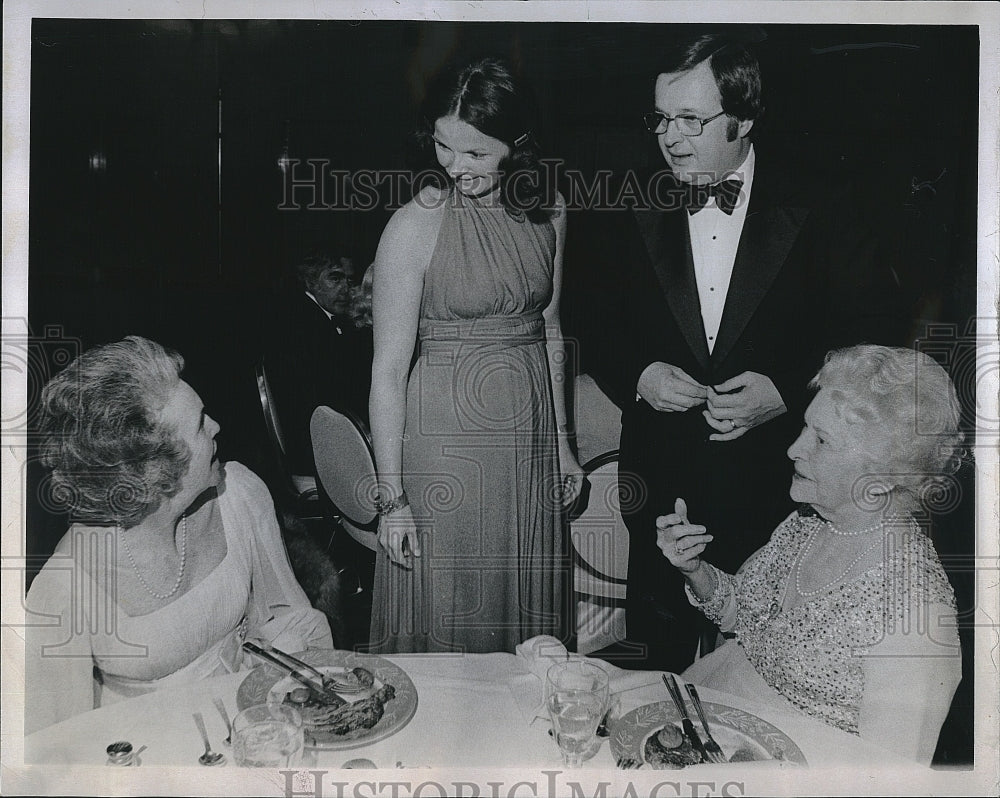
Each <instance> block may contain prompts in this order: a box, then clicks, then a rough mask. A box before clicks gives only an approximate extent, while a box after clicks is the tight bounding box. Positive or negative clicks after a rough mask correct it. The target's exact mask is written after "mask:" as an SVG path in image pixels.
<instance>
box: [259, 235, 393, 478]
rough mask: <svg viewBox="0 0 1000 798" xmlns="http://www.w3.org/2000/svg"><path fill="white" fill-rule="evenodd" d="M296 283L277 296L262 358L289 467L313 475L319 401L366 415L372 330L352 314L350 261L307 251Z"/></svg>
mask: <svg viewBox="0 0 1000 798" xmlns="http://www.w3.org/2000/svg"><path fill="white" fill-rule="evenodd" d="M295 273H296V277H297V282H298V288H297V289H296V290H294V291H291V292H288V293H287V294H286V295H283V296H279V298H278V301H277V303H276V304H275V312H274V316H273V318H272V320H271V323H270V324H269V329H268V332H267V335H266V336H265V343H264V366H265V368H266V370H267V373H268V380H269V382H270V384H271V390H272V393H273V395H274V400H275V407H276V410H277V413H278V417H279V419H280V420H281V423H282V428H283V432H284V433H285V438H286V446H287V450H288V451H287V452H286V455H287V458H288V465H289V467H290V468H291V470H292V472H293V473H295V474H302V475H314V474H315V465H314V463H313V455H312V441H311V439H310V435H309V421H310V419H311V418H312V413H313V411H314V410H315V409H316V408H317V407H318V406H319V405H328V406H329V407H333V408H334V409H336V410H350V411H351V412H353V413H354V414H356V415H357V416H358V417H359V418H361V419H362V420H364V421H365V422H366V423H367V421H368V393H369V391H370V388H371V367H372V351H373V349H372V334H371V328H370V327H365V326H362V327H358V326H357V325H356V323H355V320H354V318H353V317H352V315H351V309H352V296H353V295H354V291H352V284H353V282H354V281H355V269H354V263H353V262H352V261H351V259H350V258H346V257H339V256H338V257H329V256H326V255H309V256H307V257H306V258H304V259H303V260H302V261H301V262H299V263H298V264H296V267H295Z"/></svg>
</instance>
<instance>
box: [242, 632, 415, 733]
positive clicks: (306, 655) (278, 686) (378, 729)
mask: <svg viewBox="0 0 1000 798" xmlns="http://www.w3.org/2000/svg"><path fill="white" fill-rule="evenodd" d="M295 656H296V657H298V658H299V659H301V660H302V661H303V662H307V663H308V664H310V665H312V666H313V667H315V668H317V669H318V670H319V671H320V672H321V673H329V674H330V675H334V674H342V673H343V670H344V668H347V669H348V670H350V669H351V668H356V667H359V666H360V667H362V668H367V669H368V670H369V671H371V672H372V673H373V674H374V676H375V684H374V685H373V686H372V688H371V689H370V690H367V691H363V692H361V693H350V694H348V693H344V694H343V696H342V697H343V699H344V700H345V701H347V703H349V704H350V703H352V702H354V701H359V700H361V699H363V698H367V697H368V696H369V695H371V693H372V692H374V691H375V690H378V689H379V688H381V687H382V686H383V685H385V684H391V685H392V686H393V688H394V689H395V691H396V695H395V697H394V698H393V699H392V700H390V701H387V702H386V703H385V707H384V708H385V712H384V714H383V715H382V717H381V718H380V719H379V721H378V723H376V724H375V725H374V726H372V727H371V728H370V729H355V730H353V731H350V732H347V733H346V734H334V733H333V732H326V733H322V732H309V731H307V732H306V747H307V748H316V749H320V750H327V751H336V750H341V749H345V748H360V747H361V746H364V745H371V744H372V743H375V742H378V741H379V740H384V739H385V738H386V737H390V736H391V735H393V734H395V733H396V732H398V731H399V730H400V729H402V728H403V727H404V726H405V725H406V724H407V723H409V722H410V718H412V717H413V715H414V713H415V712H416V711H417V688H416V687H414V685H413V682H412V681H411V680H410V677H409V676H407V675H406V672H405V671H404V670H403V669H402V668H400V667H399V666H398V665H395V664H394V663H392V662H389V661H388V660H386V659H382V657H377V656H375V655H374V654H356V653H355V652H353V651H337V650H333V649H310V650H309V651H303V652H301V653H298V654H295ZM300 686H301V685H300V684H299V683H298V682H297V681H295V680H294V679H293V678H292V677H291V676H289V675H288V674H287V673H286V672H285V671H283V670H281V669H280V668H278V667H276V666H274V665H271V664H270V663H265V664H262V665H259V666H257V667H256V668H254V669H253V670H252V671H250V673H249V674H248V675H247V677H246V678H245V679H244V680H243V682H242V684H240V686H239V689H238V690H237V691H236V706H237V707H238V708H239V709H240V710H243V709H246V708H247V707H250V706H253V705H255V704H265V703H281V702H282V701H284V698H285V696H286V695H287V694H288V692H289V691H290V690H294V689H295V688H296V687H300Z"/></svg>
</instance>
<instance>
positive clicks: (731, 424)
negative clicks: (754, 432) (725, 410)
mask: <svg viewBox="0 0 1000 798" xmlns="http://www.w3.org/2000/svg"><path fill="white" fill-rule="evenodd" d="M734 429H736V422H735V421H733V420H732V419H729V431H730V432H732V431H733V430H734Z"/></svg>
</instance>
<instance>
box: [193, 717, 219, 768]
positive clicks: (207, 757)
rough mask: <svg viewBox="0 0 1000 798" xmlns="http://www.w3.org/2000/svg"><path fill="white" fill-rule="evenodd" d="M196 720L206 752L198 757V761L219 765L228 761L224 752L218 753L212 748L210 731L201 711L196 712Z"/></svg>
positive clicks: (203, 763)
mask: <svg viewBox="0 0 1000 798" xmlns="http://www.w3.org/2000/svg"><path fill="white" fill-rule="evenodd" d="M192 717H194V722H195V724H196V725H197V726H198V731H199V732H201V741H202V742H203V743H205V753H203V754H202V755H201V756H200V757H198V763H199V764H202V765H209V766H211V765H218V764H221V763H222V762H225V761H226V757H225V755H223V754H217V753H215V751H213V750H212V746H211V744H210V743H209V742H208V732H207V731H206V730H205V719H204V718H203V717H202V716H201V713H200V712H195V713H194V715H193V716H192Z"/></svg>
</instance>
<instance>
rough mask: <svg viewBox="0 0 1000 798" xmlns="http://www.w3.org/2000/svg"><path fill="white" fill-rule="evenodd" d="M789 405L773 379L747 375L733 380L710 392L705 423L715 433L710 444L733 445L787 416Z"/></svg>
mask: <svg viewBox="0 0 1000 798" xmlns="http://www.w3.org/2000/svg"><path fill="white" fill-rule="evenodd" d="M786 409H787V408H786V407H785V402H784V400H782V398H781V394H780V393H778V389H777V388H775V387H774V383H773V382H771V378H770V377H766V376H764V375H763V374H758V373H757V372H756V371H744V372H743V373H742V374H738V375H737V376H735V377H733V378H732V379H731V380H726V381H725V382H722V383H719V384H718V385H716V386H715V387H714V388H713V387H711V386H709V388H708V409H706V410H704V411H702V415H704V416H705V421H707V422H708V425H709V426H710V427H711V428H712V429H715V430H718V432H717V433H716V434H713V435H709V436H708V439H709V440H710V441H731V440H735V439H736V438H739V437H740V436H742V435H744V434H746V431H747V430H749V429H751V428H753V427H756V426H758V425H760V424H763V423H765V422H767V421H770V420H771V419H772V418H776V417H777V416H780V415H781V414H782V413H784V412H785V410H786Z"/></svg>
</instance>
